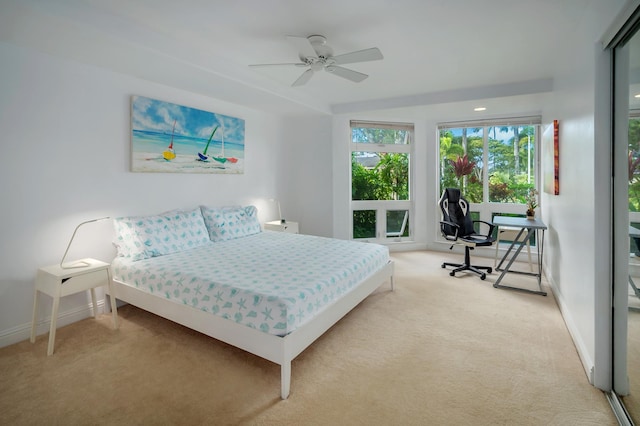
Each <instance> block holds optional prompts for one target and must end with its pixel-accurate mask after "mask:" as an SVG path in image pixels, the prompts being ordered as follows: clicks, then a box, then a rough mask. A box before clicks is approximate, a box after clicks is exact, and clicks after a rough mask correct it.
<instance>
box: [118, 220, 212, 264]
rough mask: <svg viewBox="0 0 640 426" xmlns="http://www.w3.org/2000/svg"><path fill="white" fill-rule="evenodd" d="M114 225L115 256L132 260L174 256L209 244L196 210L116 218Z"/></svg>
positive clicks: (205, 228)
mask: <svg viewBox="0 0 640 426" xmlns="http://www.w3.org/2000/svg"><path fill="white" fill-rule="evenodd" d="M113 223H114V227H115V231H116V237H115V240H114V245H115V246H116V248H117V251H118V256H121V257H127V258H131V259H132V260H141V259H147V258H149V257H155V256H162V255H165V254H170V253H175V252H177V251H181V250H186V249H190V248H195V247H199V246H201V245H204V244H208V243H209V241H210V240H209V233H208V231H207V227H206V226H205V224H204V218H203V217H202V213H201V211H200V209H199V208H196V209H194V210H190V211H180V210H174V211H171V212H167V213H164V214H161V215H157V216H134V217H119V218H116V219H115V220H114V221H113Z"/></svg>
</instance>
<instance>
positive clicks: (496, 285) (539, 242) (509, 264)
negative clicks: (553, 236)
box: [493, 228, 547, 296]
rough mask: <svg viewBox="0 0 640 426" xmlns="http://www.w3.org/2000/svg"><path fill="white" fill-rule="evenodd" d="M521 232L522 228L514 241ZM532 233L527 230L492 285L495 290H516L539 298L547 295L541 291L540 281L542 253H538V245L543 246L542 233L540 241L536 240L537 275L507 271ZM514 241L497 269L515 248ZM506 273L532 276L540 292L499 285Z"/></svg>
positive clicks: (532, 231) (530, 230) (531, 230)
mask: <svg viewBox="0 0 640 426" xmlns="http://www.w3.org/2000/svg"><path fill="white" fill-rule="evenodd" d="M522 231H524V228H522V230H521V231H520V233H518V237H517V238H516V241H517V240H519V239H520V235H521V234H522ZM534 232H535V230H533V229H527V236H526V237H525V239H524V240H522V241H520V243H519V245H518V249H517V250H516V252H515V253H514V254H513V257H511V259H509V263H507V266H506V267H505V268H504V269H503V270H502V273H501V274H500V276H499V277H498V279H497V280H496V282H495V283H494V284H493V286H494V287H495V288H505V289H510V290H518V291H523V292H525V293H533V294H539V295H541V296H546V295H547V292H546V291H542V281H541V280H542V253H541V251H540V245H542V244H544V231H543V233H542V237H541V238H542V239H539V240H538V273H537V274H536V273H527V272H520V271H509V270H510V269H511V265H512V264H513V262H514V261H515V260H516V258H517V257H518V255H519V254H520V252H521V251H522V249H523V248H524V246H525V244H526V243H527V241H529V238H531V234H532V233H534ZM516 241H514V242H513V243H511V246H510V247H509V250H507V253H505V256H504V257H503V258H502V260H501V261H500V264H499V265H498V268H500V266H502V262H504V260H505V259H506V258H507V256H508V255H509V253H510V252H511V249H512V248H513V247H514V246H515V244H516ZM507 272H514V273H515V272H517V273H520V274H523V275H533V276H535V277H537V279H538V288H539V289H540V290H539V291H536V290H529V289H526V288H519V287H511V286H507V285H501V284H500V282H501V281H502V278H504V276H505V275H506V273H507Z"/></svg>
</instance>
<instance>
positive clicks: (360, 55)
mask: <svg viewBox="0 0 640 426" xmlns="http://www.w3.org/2000/svg"><path fill="white" fill-rule="evenodd" d="M383 58H384V56H382V52H380V49H378V48H377V47H372V48H370V49H364V50H358V51H356V52H351V53H344V54H342V55H337V56H334V57H333V60H334V61H335V63H336V64H337V65H344V64H353V63H355V62H367V61H377V60H380V59H383Z"/></svg>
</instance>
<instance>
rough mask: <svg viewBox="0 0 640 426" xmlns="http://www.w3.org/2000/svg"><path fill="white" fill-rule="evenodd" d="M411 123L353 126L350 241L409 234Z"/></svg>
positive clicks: (400, 238)
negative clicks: (351, 239)
mask: <svg viewBox="0 0 640 426" xmlns="http://www.w3.org/2000/svg"><path fill="white" fill-rule="evenodd" d="M412 139H413V125H412V124H404V123H379V122H363V121H352V122H351V214H352V225H353V226H352V237H353V238H354V239H364V240H368V241H377V242H385V241H403V240H406V239H408V238H410V236H411V211H412V205H411V197H410V188H411V185H410V166H411V151H412V149H413V145H412V143H411V141H412Z"/></svg>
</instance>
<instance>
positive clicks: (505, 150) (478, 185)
mask: <svg viewBox="0 0 640 426" xmlns="http://www.w3.org/2000/svg"><path fill="white" fill-rule="evenodd" d="M539 131H540V117H522V118H517V119H508V120H506V119H505V120H487V121H481V122H464V123H446V124H440V125H439V126H438V134H439V141H440V143H439V150H440V154H439V184H440V188H439V192H438V193H439V194H441V193H442V191H443V190H444V188H448V187H454V188H460V189H461V191H462V194H463V196H464V197H465V198H466V199H467V200H468V201H469V202H470V203H472V206H471V207H472V208H473V210H474V211H477V212H478V215H479V217H480V219H482V220H491V218H492V217H493V216H494V215H495V214H496V213H498V212H501V213H504V214H524V212H525V202H526V196H527V193H528V191H529V189H530V188H539V185H537V182H538V168H539V167H538V164H539V162H538V149H537V148H536V146H537V145H536V143H537V140H538V134H539Z"/></svg>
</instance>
